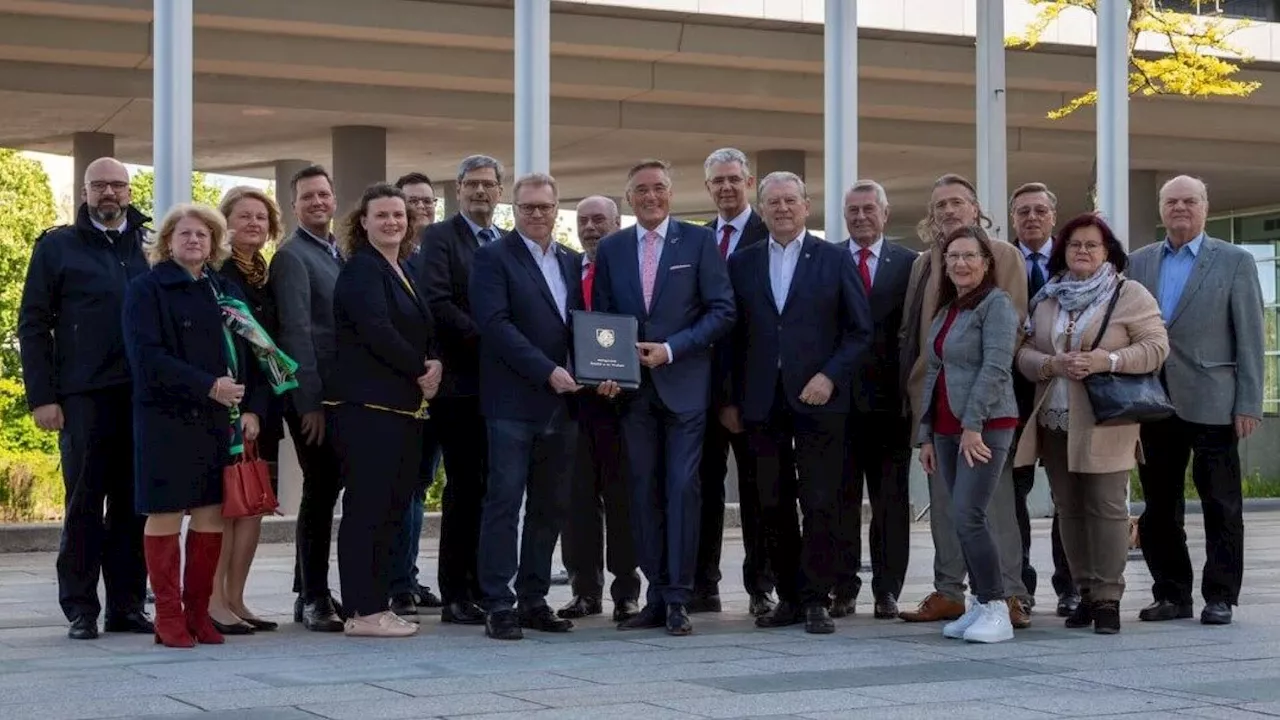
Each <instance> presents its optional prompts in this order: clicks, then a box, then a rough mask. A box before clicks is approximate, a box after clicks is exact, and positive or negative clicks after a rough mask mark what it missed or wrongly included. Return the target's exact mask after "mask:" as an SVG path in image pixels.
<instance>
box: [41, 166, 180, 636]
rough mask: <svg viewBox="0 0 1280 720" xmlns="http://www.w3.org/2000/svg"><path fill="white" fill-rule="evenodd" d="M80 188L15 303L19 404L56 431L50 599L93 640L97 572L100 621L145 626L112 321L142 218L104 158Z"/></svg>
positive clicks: (139, 270) (142, 261) (129, 438)
mask: <svg viewBox="0 0 1280 720" xmlns="http://www.w3.org/2000/svg"><path fill="white" fill-rule="evenodd" d="M83 193H84V202H83V203H82V204H81V205H80V208H79V210H78V211H77V213H76V220H75V223H74V224H73V225H63V226H59V227H55V228H51V229H49V230H46V231H45V232H44V234H43V235H41V236H40V238H39V239H38V240H37V241H36V246H35V250H34V251H33V252H32V254H31V264H30V266H29V267H28V269H27V278H26V283H25V285H24V287H23V291H22V302H21V305H20V306H19V309H18V340H19V343H20V346H21V354H22V379H23V384H24V385H25V387H26V393H27V404H28V405H29V407H30V408H31V411H32V415H33V416H34V419H35V422H36V425H37V426H39V427H40V429H42V430H46V431H50V432H53V431H56V432H58V434H59V443H58V444H59V447H60V449H61V457H62V479H63V483H64V485H65V488H66V500H65V506H64V507H65V514H64V515H63V520H62V541H61V543H60V545H59V547H58V560H57V573H58V602H59V604H60V605H61V606H62V612H63V614H64V615H65V616H66V618H67V620H68V621H69V622H70V623H71V628H70V630H69V631H68V633H67V635H68V636H69V637H71V638H72V639H74V640H92V639H94V638H96V637H98V614H99V612H100V611H101V609H102V607H101V603H100V602H99V600H98V576H99V575H101V576H102V580H103V582H104V584H105V585H106V600H107V608H106V610H107V611H106V623H105V626H104V629H105V630H106V631H107V632H135V633H151V632H154V631H155V628H154V627H153V626H152V623H151V620H150V618H148V617H147V615H146V613H145V612H143V602H144V598H145V594H146V584H147V570H146V563H145V561H144V560H143V553H142V529H143V523H144V521H145V520H146V518H145V517H144V516H142V515H139V514H137V513H136V512H135V510H134V505H133V423H132V421H131V418H132V416H133V411H132V404H131V402H130V394H131V391H132V383H131V382H130V378H129V369H128V366H127V363H126V361H125V354H124V331H123V329H122V327H121V320H120V316H121V308H122V306H123V303H124V293H125V288H126V287H127V286H128V284H129V282H130V281H131V280H132V279H133V278H135V277H137V276H138V275H142V274H144V273H146V272H147V270H148V265H147V260H146V258H145V256H144V255H143V250H142V243H143V240H144V239H145V238H146V233H147V228H146V227H145V225H146V223H148V222H150V221H151V218H149V217H147V216H146V215H143V214H142V213H141V212H139V211H138V210H137V209H136V208H134V207H133V206H132V205H131V204H130V197H131V196H130V191H129V171H128V170H127V169H126V168H125V166H124V165H123V164H122V163H120V162H119V161H117V160H115V159H114V158H100V159H98V160H94V161H93V162H92V163H90V164H89V167H88V168H86V169H85V174H84V190H83ZM104 502H105V503H106V514H105V517H104V515H103V503H104Z"/></svg>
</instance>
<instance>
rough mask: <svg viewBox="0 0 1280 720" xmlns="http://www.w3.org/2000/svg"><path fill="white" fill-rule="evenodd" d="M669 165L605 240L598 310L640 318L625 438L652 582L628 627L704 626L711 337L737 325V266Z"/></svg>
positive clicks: (650, 175) (630, 182) (635, 191)
mask: <svg viewBox="0 0 1280 720" xmlns="http://www.w3.org/2000/svg"><path fill="white" fill-rule="evenodd" d="M668 167H669V166H668V165H667V164H666V163H665V162H662V161H660V160H646V161H644V162H641V163H640V164H638V165H636V166H635V167H633V168H631V171H630V172H629V173H628V174H627V202H628V203H629V204H630V205H631V209H632V211H633V212H634V213H635V215H636V224H635V225H634V226H632V227H628V228H624V229H622V230H619V231H618V232H616V233H613V234H612V235H609V236H608V237H606V238H604V239H603V240H601V241H600V248H599V250H597V251H596V274H595V280H594V287H593V289H592V296H593V302H592V307H593V309H594V310H596V311H597V312H606V313H617V314H623V315H633V316H635V318H636V319H637V320H638V321H639V324H640V337H639V340H640V342H639V343H637V348H636V349H637V351H638V353H639V357H640V364H641V366H642V376H641V384H640V389H639V390H638V391H636V392H635V394H634V395H632V396H631V397H630V398H628V399H627V402H626V405H625V409H624V410H623V417H622V434H623V439H624V440H623V441H624V443H625V445H626V447H627V454H628V457H629V458H630V461H631V476H630V479H631V490H632V530H633V533H634V535H635V541H636V551H637V553H638V555H639V558H640V567H641V569H642V570H644V574H645V577H646V578H647V579H648V581H649V589H648V593H647V597H646V601H647V602H646V605H645V607H644V609H643V610H641V611H640V614H639V615H636V616H635V617H633V618H631V619H629V620H626V621H624V622H622V623H621V624H619V625H618V629H619V630H630V629H639V628H653V627H662V626H664V625H665V626H666V628H667V632H668V633H670V634H672V635H688V634H689V633H691V632H693V625H692V624H691V623H690V622H689V615H688V609H687V605H688V603H689V601H690V600H691V599H692V596H693V576H694V569H695V566H696V563H697V554H698V518H699V513H700V512H701V502H700V496H701V493H700V492H699V482H698V477H699V475H698V466H699V463H700V462H701V460H702V442H703V433H704V431H705V429H706V420H707V418H706V412H707V402H708V398H709V397H710V381H711V346H712V344H713V343H715V342H716V341H717V340H719V339H720V338H721V337H722V336H724V335H725V334H726V333H728V332H729V329H730V328H732V327H733V320H734V308H733V291H732V288H731V287H730V285H729V274H728V269H727V267H726V265H725V262H724V259H723V258H721V257H720V253H719V251H718V250H717V249H716V244H715V239H714V238H713V236H712V234H711V231H710V230H708V229H707V228H705V227H702V226H698V225H690V224H688V223H683V222H680V221H679V220H672V219H671V217H670V213H671V176H670V174H669V173H668Z"/></svg>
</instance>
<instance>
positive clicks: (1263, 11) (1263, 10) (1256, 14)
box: [1160, 0, 1280, 22]
mask: <svg viewBox="0 0 1280 720" xmlns="http://www.w3.org/2000/svg"><path fill="white" fill-rule="evenodd" d="M1160 7H1161V8H1163V9H1165V10H1172V11H1174V12H1185V13H1190V14H1192V15H1220V16H1222V17H1228V18H1241V19H1246V20H1262V21H1272V22H1274V21H1275V20H1277V19H1280V1H1278V0H1164V2H1162V3H1160Z"/></svg>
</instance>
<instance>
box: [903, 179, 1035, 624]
mask: <svg viewBox="0 0 1280 720" xmlns="http://www.w3.org/2000/svg"><path fill="white" fill-rule="evenodd" d="M984 220H987V218H986V216H985V215H983V213H982V207H981V206H980V205H979V204H978V196H977V191H976V190H975V189H974V187H973V183H971V182H969V180H967V179H965V178H964V177H961V176H960V175H954V174H947V175H943V176H942V177H940V178H938V180H937V181H936V182H935V183H934V186H933V192H932V194H931V196H930V198H929V208H928V211H927V214H926V216H925V218H924V219H923V220H921V221H920V224H919V225H918V226H917V231H918V232H919V233H920V237H921V239H923V240H924V242H925V243H926V245H928V249H927V250H926V251H925V252H923V253H921V254H920V257H918V258H916V261H915V263H914V264H913V265H912V268H911V280H910V282H909V284H908V286H907V303H908V307H907V309H906V310H905V311H904V312H903V315H902V330H901V333H900V335H901V352H902V358H901V359H902V368H903V371H904V372H907V373H908V375H907V377H906V379H905V382H904V383H903V386H904V387H906V388H907V395H908V398H909V402H910V407H909V408H907V410H909V412H910V414H911V437H913V438H914V437H915V436H916V434H917V432H918V430H919V422H920V417H921V414H922V411H923V409H924V407H925V403H927V402H929V401H930V398H924V397H922V395H923V393H924V374H925V360H924V353H922V352H921V348H923V347H924V346H925V343H927V342H928V341H929V337H928V335H929V327H930V324H931V323H932V320H933V316H934V313H935V311H936V310H937V302H938V284H939V283H940V282H941V280H942V273H943V269H944V268H943V262H942V248H941V239H942V238H944V237H946V235H947V234H948V233H950V232H951V231H953V230H955V229H956V228H959V227H963V226H966V225H976V224H978V223H980V222H982V221H984ZM991 245H992V247H991V250H992V253H993V254H994V255H995V273H996V284H997V285H998V286H999V287H1000V289H1002V290H1004V291H1005V292H1007V293H1009V296H1010V297H1011V298H1012V299H1013V304H1014V307H1016V308H1018V311H1019V313H1020V315H1025V313H1026V307H1027V278H1026V270H1025V267H1024V263H1023V259H1022V254H1021V253H1019V252H1018V250H1017V248H1015V247H1014V246H1013V245H1010V244H1009V243H1005V242H994V243H992V244H991ZM1023 319H1024V318H1022V317H1020V318H1019V321H1020V322H1021V321H1022V320H1023ZM908 368H909V370H908ZM1002 460H1003V458H1002ZM929 503H930V508H931V512H930V513H929V530H930V532H931V533H932V535H933V548H934V556H933V578H934V579H933V585H934V591H933V592H932V593H930V594H929V595H928V597H926V598H925V599H924V600H923V601H921V602H920V605H919V607H917V608H916V609H915V610H908V611H904V612H902V613H900V614H899V617H901V618H902V619H903V620H906V621H907V622H934V621H938V620H954V619H956V618H958V617H960V616H961V615H963V614H964V610H965V605H964V593H965V564H964V557H963V556H962V555H961V553H960V541H959V539H958V537H957V535H956V529H955V527H954V526H953V525H952V523H951V518H950V516H949V515H948V513H947V512H946V508H947V507H949V506H950V504H951V497H950V493H949V492H948V491H947V487H946V484H945V483H942V482H933V479H932V478H930V482H929ZM988 518H989V521H990V523H991V530H992V533H993V534H994V535H995V538H996V546H997V548H998V549H999V551H1000V571H1001V575H1002V576H1003V577H1004V587H1005V592H1006V593H1007V594H1008V595H1009V598H1010V599H1009V616H1010V619H1011V620H1012V622H1013V626H1014V627H1016V628H1025V627H1027V626H1028V625H1030V624H1031V615H1030V612H1029V610H1028V609H1027V608H1025V607H1023V605H1022V603H1021V601H1019V600H1018V599H1017V598H1020V597H1023V596H1025V595H1026V587H1025V586H1024V585H1023V583H1022V540H1021V536H1020V535H1019V534H1018V522H1017V517H1016V515H1015V514H1014V495H1013V474H1012V465H1011V464H1010V466H1009V467H1006V468H1005V472H1004V473H1002V475H1001V477H1000V484H999V485H998V486H997V487H996V490H995V494H994V495H993V496H992V498H991V505H990V507H989V508H988Z"/></svg>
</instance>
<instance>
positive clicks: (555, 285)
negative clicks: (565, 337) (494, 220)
mask: <svg viewBox="0 0 1280 720" xmlns="http://www.w3.org/2000/svg"><path fill="white" fill-rule="evenodd" d="M520 239H521V240H523V241H524V246H525V247H527V248H529V254H530V255H532V256H533V264H534V265H537V266H538V269H539V270H541V271H542V279H543V280H546V281H547V289H548V290H550V291H551V298H552V299H553V300H555V301H556V309H557V310H559V311H560V319H561V320H568V317H569V316H568V314H567V311H566V309H565V308H566V304H567V303H568V301H569V289H568V288H566V287H565V285H564V275H561V274H560V261H559V259H558V256H557V255H556V252H557V249H556V244H557V243H556V241H555V240H552V241H551V244H550V245H548V246H547V249H546V250H543V249H542V247H541V246H539V245H538V243H536V242H534V241H532V240H530V239H529V238H527V237H525V236H524V233H521V234H520Z"/></svg>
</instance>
